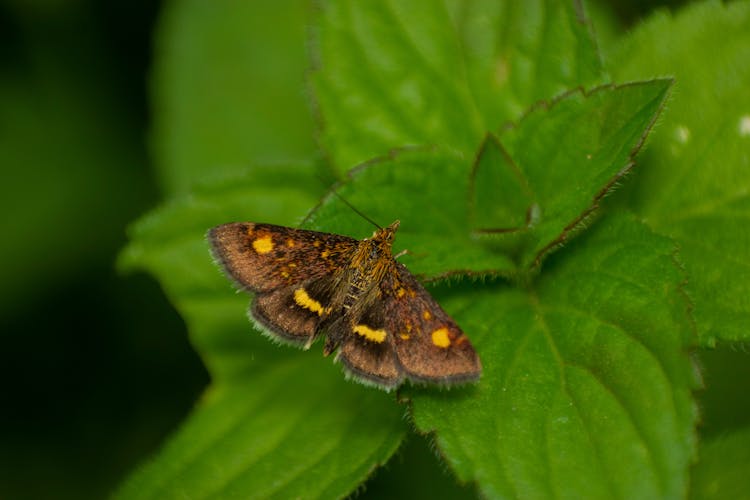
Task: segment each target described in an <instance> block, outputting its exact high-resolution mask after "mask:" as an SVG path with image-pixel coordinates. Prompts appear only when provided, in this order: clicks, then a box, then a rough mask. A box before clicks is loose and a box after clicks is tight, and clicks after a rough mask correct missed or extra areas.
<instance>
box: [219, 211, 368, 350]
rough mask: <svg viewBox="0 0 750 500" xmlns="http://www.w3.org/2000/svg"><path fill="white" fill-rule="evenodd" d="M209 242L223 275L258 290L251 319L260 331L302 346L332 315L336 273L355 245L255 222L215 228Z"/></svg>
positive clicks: (336, 237) (350, 240)
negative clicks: (222, 269)
mask: <svg viewBox="0 0 750 500" xmlns="http://www.w3.org/2000/svg"><path fill="white" fill-rule="evenodd" d="M208 240H209V242H210V244H211V250H212V253H213V255H214V258H215V259H216V261H217V262H219V263H220V264H221V265H222V267H223V268H224V270H225V272H226V273H227V274H228V275H229V276H230V277H231V278H232V279H234V281H235V282H236V283H237V284H238V285H239V286H240V287H242V288H243V289H245V290H248V291H251V292H255V298H254V299H253V303H252V305H251V306H250V315H251V317H252V318H253V319H254V320H255V322H256V324H257V325H258V326H259V327H260V329H261V331H263V332H265V333H269V334H270V335H272V336H273V337H274V338H277V339H279V340H282V341H285V342H289V343H293V344H301V345H304V346H309V345H310V343H312V341H313V340H314V338H315V336H316V335H317V333H318V330H319V329H318V326H319V325H320V322H321V320H322V319H323V318H324V317H325V316H326V315H327V313H328V312H329V310H328V309H327V306H328V304H329V303H330V297H331V295H332V293H333V289H334V287H335V277H336V275H337V274H338V273H337V272H336V271H337V270H339V269H342V268H345V267H346V266H348V264H349V260H350V259H351V254H352V252H353V250H354V249H355V247H356V245H357V240H355V239H353V238H348V237H346V236H339V235H335V234H327V233H319V232H315V231H306V230H302V229H291V228H287V227H282V226H274V225H271V224H255V223H251V222H237V223H230V224H224V225H221V226H217V227H215V228H213V229H211V230H210V231H209V232H208Z"/></svg>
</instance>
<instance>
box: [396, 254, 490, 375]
mask: <svg viewBox="0 0 750 500" xmlns="http://www.w3.org/2000/svg"><path fill="white" fill-rule="evenodd" d="M381 288H382V290H383V296H384V297H385V300H384V304H385V311H384V317H385V330H386V331H387V332H388V333H389V335H391V336H392V338H393V346H394V347H393V348H394V353H395V357H396V359H397V362H398V364H399V365H400V366H401V368H402V369H403V371H404V375H405V376H406V377H407V378H409V379H410V380H413V381H415V382H432V383H442V384H455V383H461V382H470V381H474V380H477V379H478V378H479V376H480V375H481V373H482V366H481V363H480V361H479V356H477V353H476V351H475V350H474V348H473V347H472V345H471V343H470V342H469V339H468V337H467V336H466V335H465V334H464V332H463V331H461V329H460V328H459V327H458V325H457V324H456V323H455V321H453V319H451V317H450V316H448V314H447V313H446V312H445V311H443V309H442V308H441V307H440V305H438V303H437V301H435V299H433V298H432V296H431V295H430V294H429V293H428V292H427V290H425V289H424V287H423V286H422V285H421V284H420V283H419V282H418V281H417V280H416V279H415V278H414V277H413V276H412V275H411V273H409V271H408V270H407V269H406V267H404V266H403V265H402V264H400V263H396V266H395V268H394V273H392V274H391V275H389V276H388V277H386V279H384V280H383V282H382V283H381Z"/></svg>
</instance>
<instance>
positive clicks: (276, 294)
mask: <svg viewBox="0 0 750 500" xmlns="http://www.w3.org/2000/svg"><path fill="white" fill-rule="evenodd" d="M333 281H334V277H333V276H323V277H320V278H316V279H313V280H308V281H306V282H303V283H297V284H294V285H291V286H286V287H283V288H277V289H276V290H271V291H269V292H263V293H257V294H256V295H255V298H254V299H253V302H252V304H251V305H250V317H251V318H252V319H254V320H255V324H256V325H257V326H258V327H259V328H260V330H261V331H263V332H264V333H268V334H270V335H271V336H272V337H273V338H275V339H278V340H281V341H283V342H287V343H291V344H296V345H302V346H304V347H305V348H308V347H310V345H311V344H312V342H313V340H315V338H316V336H317V335H318V333H319V332H320V328H319V326H320V324H321V322H322V321H323V320H325V319H326V317H327V316H328V314H329V313H330V309H329V308H328V307H327V304H329V303H330V297H331V295H332V294H333V287H334V284H333Z"/></svg>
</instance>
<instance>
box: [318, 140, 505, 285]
mask: <svg viewBox="0 0 750 500" xmlns="http://www.w3.org/2000/svg"><path fill="white" fill-rule="evenodd" d="M469 173H470V166H469V165H468V163H467V162H466V161H465V160H463V159H462V158H461V156H459V155H457V154H455V153H452V152H448V151H445V150H442V149H432V150H424V149H415V150H402V151H398V152H395V153H393V154H391V155H390V156H388V157H387V158H380V159H378V160H375V161H372V162H369V163H367V164H365V165H363V166H362V167H360V168H357V169H354V170H352V171H351V173H350V176H349V182H348V183H346V184H343V185H342V186H341V187H340V188H339V189H338V190H337V193H338V196H333V195H329V196H328V197H326V198H325V199H324V201H323V203H322V204H321V206H320V207H318V208H317V209H316V210H315V211H314V212H313V213H312V214H311V216H310V218H309V219H308V221H307V223H306V225H307V226H308V227H311V228H313V229H317V230H323V231H327V232H332V233H338V234H345V235H348V236H352V237H354V238H358V239H360V238H364V237H369V236H370V235H371V234H372V231H373V229H374V228H373V227H372V226H371V225H370V224H369V223H368V222H367V221H366V220H364V219H363V217H362V216H361V215H359V214H358V213H356V212H354V210H352V209H351V208H350V207H348V206H347V205H346V203H347V202H348V203H349V204H351V205H352V206H354V207H356V209H357V210H359V211H360V212H362V213H363V214H365V215H366V216H367V217H369V218H371V219H373V220H374V221H375V222H377V223H378V224H379V225H381V226H384V225H386V224H390V223H391V222H393V221H394V220H396V219H398V220H400V221H401V227H400V228H399V231H398V234H397V235H396V241H395V244H394V252H399V251H401V250H404V249H407V250H409V252H410V253H409V254H407V255H404V256H403V257H401V258H400V259H399V260H400V261H401V262H403V263H404V264H405V265H406V266H407V267H408V268H409V270H410V271H411V272H412V273H416V274H420V275H423V276H425V277H431V278H434V277H436V276H445V275H448V274H456V273H470V274H471V273H476V274H487V273H500V274H504V273H510V272H512V271H513V268H514V266H513V263H512V262H511V261H510V259H509V258H508V257H507V256H505V255H503V254H501V253H498V252H496V251H494V250H493V249H492V248H489V247H486V246H484V245H479V244H477V242H475V241H473V240H472V239H471V234H470V231H469V229H470V228H469V224H468V217H469V215H468V203H467V200H468V189H469V187H468V183H469ZM342 198H343V200H346V202H345V201H343V200H342Z"/></svg>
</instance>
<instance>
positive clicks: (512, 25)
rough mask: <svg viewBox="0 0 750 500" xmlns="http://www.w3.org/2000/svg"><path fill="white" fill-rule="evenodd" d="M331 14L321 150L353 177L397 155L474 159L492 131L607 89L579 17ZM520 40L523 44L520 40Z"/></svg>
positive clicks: (486, 11) (535, 10) (356, 10)
mask: <svg viewBox="0 0 750 500" xmlns="http://www.w3.org/2000/svg"><path fill="white" fill-rule="evenodd" d="M452 7H453V8H452V9H450V10H449V9H446V8H445V5H444V4H443V3H441V2H434V1H427V0H421V1H411V2H397V1H393V0H388V1H380V0H378V1H363V2H323V4H322V8H321V10H322V12H321V14H320V16H319V18H318V22H317V35H318V36H317V38H316V40H315V72H314V74H313V88H314V91H315V97H316V101H317V109H318V112H319V117H320V122H321V127H322V132H321V143H322V145H323V148H324V149H325V150H326V151H327V153H328V155H329V156H330V158H331V160H332V163H333V165H334V167H335V168H336V169H337V170H338V171H339V172H344V171H346V170H348V169H349V168H351V167H352V166H354V165H356V164H358V163H360V162H362V161H365V160H368V159H370V158H372V157H376V156H380V155H384V154H385V153H386V152H387V151H389V150H390V149H391V148H394V147H404V146H410V145H436V144H439V145H441V146H443V147H446V148H453V149H456V150H457V151H460V152H463V153H464V154H466V155H468V154H471V153H473V152H474V151H475V150H476V149H477V147H478V146H479V144H480V142H481V140H482V137H483V136H484V134H485V132H486V131H487V130H492V129H496V128H498V127H499V126H500V125H501V124H502V123H503V122H505V121H507V120H511V119H515V118H517V116H518V114H519V113H520V112H521V110H523V109H525V108H526V107H528V106H530V105H531V104H532V103H533V102H534V101H536V100H537V99H541V98H549V97H552V96H553V95H555V94H557V93H559V92H560V91H562V90H564V89H567V88H570V87H572V86H575V85H583V84H590V83H592V82H593V81H596V80H598V79H599V78H600V72H599V62H598V56H597V54H596V50H595V47H594V44H593V42H592V40H591V37H590V33H589V27H588V25H587V24H586V23H585V22H582V15H580V14H578V13H576V12H575V9H574V8H573V6H572V5H568V4H567V3H562V2H535V3H533V4H526V3H525V4H524V5H523V8H522V7H521V6H520V4H519V5H518V6H516V4H515V3H513V2H496V3H493V2H488V1H484V2H478V3H476V4H473V3H466V4H465V5H459V6H456V5H453V6H452ZM514 37H518V38H519V39H516V38H514Z"/></svg>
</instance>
